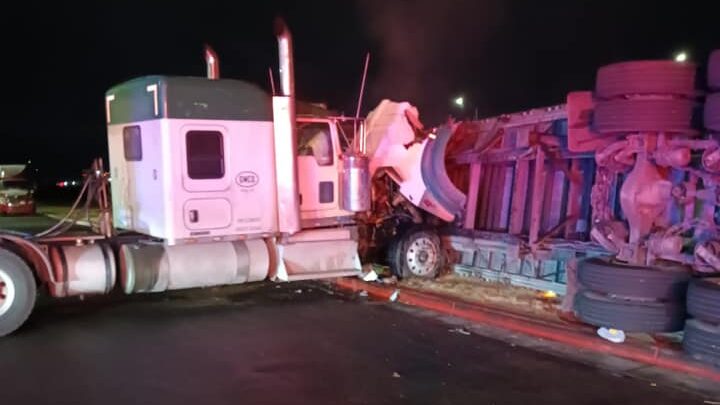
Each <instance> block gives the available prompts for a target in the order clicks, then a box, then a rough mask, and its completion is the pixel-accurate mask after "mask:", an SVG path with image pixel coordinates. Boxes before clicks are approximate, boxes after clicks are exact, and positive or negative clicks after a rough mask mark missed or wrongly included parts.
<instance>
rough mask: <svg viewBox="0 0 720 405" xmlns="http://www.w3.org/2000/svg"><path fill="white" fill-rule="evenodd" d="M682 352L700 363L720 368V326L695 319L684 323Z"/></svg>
mask: <svg viewBox="0 0 720 405" xmlns="http://www.w3.org/2000/svg"><path fill="white" fill-rule="evenodd" d="M682 346H683V350H685V352H686V353H687V354H689V355H691V356H693V357H695V358H696V359H698V360H700V361H704V362H707V363H710V364H712V365H714V366H715V367H720V326H715V325H710V324H707V323H705V322H701V321H698V320H697V319H690V320H688V321H687V322H685V333H684V335H683V341H682Z"/></svg>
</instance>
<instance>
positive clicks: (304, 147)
mask: <svg viewBox="0 0 720 405" xmlns="http://www.w3.org/2000/svg"><path fill="white" fill-rule="evenodd" d="M297 127H298V155H299V156H314V157H315V160H316V161H317V162H318V164H319V165H320V166H330V165H332V164H333V154H334V153H333V145H332V137H331V136H330V125H328V123H327V122H298V124H297Z"/></svg>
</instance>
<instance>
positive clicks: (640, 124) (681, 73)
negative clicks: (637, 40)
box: [593, 61, 695, 136]
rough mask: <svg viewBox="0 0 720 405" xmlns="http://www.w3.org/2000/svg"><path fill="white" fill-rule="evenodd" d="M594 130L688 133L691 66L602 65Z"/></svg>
mask: <svg viewBox="0 0 720 405" xmlns="http://www.w3.org/2000/svg"><path fill="white" fill-rule="evenodd" d="M595 97H596V99H597V102H596V105H595V112H594V117H593V127H594V130H595V132H597V133H599V134H601V135H611V136H614V135H623V134H628V133H641V132H665V133H676V134H692V133H694V132H695V131H694V130H693V129H692V115H693V107H694V101H693V98H694V97H695V65H693V64H690V63H677V62H674V61H632V62H621V63H615V64H611V65H607V66H603V67H601V68H600V69H599V70H598V73H597V78H596V82H595Z"/></svg>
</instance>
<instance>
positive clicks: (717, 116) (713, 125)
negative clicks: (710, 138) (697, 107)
mask: <svg viewBox="0 0 720 405" xmlns="http://www.w3.org/2000/svg"><path fill="white" fill-rule="evenodd" d="M704 116H705V117H704V118H705V128H707V129H708V130H710V131H714V132H720V93H714V94H710V95H708V97H707V99H706V100H705V113H704Z"/></svg>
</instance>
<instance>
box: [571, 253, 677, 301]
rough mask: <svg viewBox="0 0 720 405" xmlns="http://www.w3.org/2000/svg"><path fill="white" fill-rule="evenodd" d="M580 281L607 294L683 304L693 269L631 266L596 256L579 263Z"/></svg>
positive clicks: (592, 289) (668, 266)
mask: <svg viewBox="0 0 720 405" xmlns="http://www.w3.org/2000/svg"><path fill="white" fill-rule="evenodd" d="M578 280H579V281H580V284H581V285H582V286H583V287H585V288H586V289H588V290H591V291H595V292H599V293H602V294H605V295H611V296H619V297H633V298H641V299H651V300H671V301H681V300H683V299H684V298H685V293H686V291H687V286H688V282H689V281H690V268H688V267H686V266H683V265H679V264H678V265H676V264H670V263H668V264H667V265H661V266H656V267H642V266H631V265H623V264H621V263H615V262H613V261H611V259H609V258H601V257H594V258H591V259H587V260H583V261H581V262H579V263H578Z"/></svg>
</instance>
